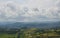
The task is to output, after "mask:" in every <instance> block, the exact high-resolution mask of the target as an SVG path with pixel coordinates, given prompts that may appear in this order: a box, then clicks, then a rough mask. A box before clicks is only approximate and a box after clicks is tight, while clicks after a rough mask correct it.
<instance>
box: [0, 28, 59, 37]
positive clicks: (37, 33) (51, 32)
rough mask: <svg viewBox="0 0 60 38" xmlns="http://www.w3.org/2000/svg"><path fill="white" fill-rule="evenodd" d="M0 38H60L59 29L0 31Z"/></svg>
mask: <svg viewBox="0 0 60 38" xmlns="http://www.w3.org/2000/svg"><path fill="white" fill-rule="evenodd" d="M0 38H60V29H57V30H55V29H37V28H30V29H20V30H17V31H16V30H15V31H12V30H9V31H6V30H5V32H3V31H0Z"/></svg>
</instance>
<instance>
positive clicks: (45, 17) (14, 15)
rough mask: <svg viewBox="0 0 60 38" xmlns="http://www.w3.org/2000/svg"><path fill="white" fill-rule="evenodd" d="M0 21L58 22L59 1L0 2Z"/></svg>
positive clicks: (27, 0)
mask: <svg viewBox="0 0 60 38" xmlns="http://www.w3.org/2000/svg"><path fill="white" fill-rule="evenodd" d="M0 21H19V22H40V21H60V0H0Z"/></svg>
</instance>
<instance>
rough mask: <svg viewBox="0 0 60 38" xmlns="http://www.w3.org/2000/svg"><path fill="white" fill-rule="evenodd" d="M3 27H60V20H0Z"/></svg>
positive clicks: (0, 25)
mask: <svg viewBox="0 0 60 38" xmlns="http://www.w3.org/2000/svg"><path fill="white" fill-rule="evenodd" d="M0 27H2V28H21V27H27V28H54V27H60V22H2V23H1V22H0Z"/></svg>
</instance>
